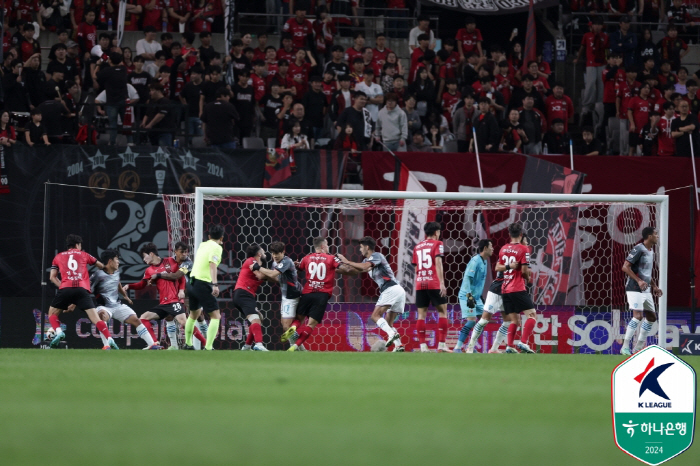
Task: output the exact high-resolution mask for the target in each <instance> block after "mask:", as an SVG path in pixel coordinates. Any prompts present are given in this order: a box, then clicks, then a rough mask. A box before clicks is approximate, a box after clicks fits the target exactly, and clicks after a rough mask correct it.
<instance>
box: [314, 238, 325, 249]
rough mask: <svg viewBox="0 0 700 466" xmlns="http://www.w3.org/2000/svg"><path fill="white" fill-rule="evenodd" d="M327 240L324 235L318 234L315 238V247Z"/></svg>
mask: <svg viewBox="0 0 700 466" xmlns="http://www.w3.org/2000/svg"><path fill="white" fill-rule="evenodd" d="M325 241H327V240H326V238H324V237H323V236H317V237H316V238H314V243H313V244H314V249H316V248H318V247H320V246H321V245H322V244H323V243H324V242H325Z"/></svg>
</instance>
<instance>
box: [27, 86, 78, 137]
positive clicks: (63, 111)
mask: <svg viewBox="0 0 700 466" xmlns="http://www.w3.org/2000/svg"><path fill="white" fill-rule="evenodd" d="M36 109H37V110H38V111H39V113H41V116H42V119H41V124H42V125H43V126H44V127H45V128H46V134H47V135H48V137H49V141H51V142H52V143H61V142H62V136H63V134H64V133H65V129H66V126H65V125H64V121H65V120H66V118H72V117H73V116H74V115H71V114H70V112H69V111H68V108H67V107H66V105H65V104H64V103H63V101H62V100H61V94H60V93H57V92H56V91H55V90H54V92H53V95H47V100H45V101H44V102H42V103H41V105H39V106H38V107H37V108H36Z"/></svg>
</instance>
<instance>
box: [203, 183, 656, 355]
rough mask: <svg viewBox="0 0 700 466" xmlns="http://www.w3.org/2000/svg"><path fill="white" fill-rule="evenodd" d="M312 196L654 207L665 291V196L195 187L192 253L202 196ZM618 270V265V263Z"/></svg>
mask: <svg viewBox="0 0 700 466" xmlns="http://www.w3.org/2000/svg"><path fill="white" fill-rule="evenodd" d="M205 196H226V197H236V196H240V197H263V198H264V197H276V198H277V197H313V198H331V199H332V198H335V199H391V200H404V199H416V200H431V201H501V202H503V201H506V202H507V201H514V202H518V201H531V202H557V201H558V202H573V203H582V204H585V203H596V202H599V203H600V202H604V203H610V202H619V203H625V202H628V203H652V204H656V205H657V208H658V212H659V215H658V217H657V225H658V226H657V228H658V232H659V236H660V240H659V252H658V270H659V283H658V286H659V288H661V290H666V291H667V287H666V285H667V276H668V208H669V198H668V195H661V194H654V195H633V194H536V193H502V194H501V193H468V192H463V193H461V192H460V193H457V192H449V193H448V192H442V193H438V192H414V191H363V190H329V189H264V188H211V187H197V188H196V189H195V193H194V221H195V229H194V230H195V231H194V252H195V253H196V251H197V248H198V247H199V245H200V244H201V243H202V240H203V233H204V230H203V225H204V197H205ZM620 267H622V264H620ZM658 315H659V319H658V320H659V332H658V335H659V337H658V339H659V344H660V345H663V347H664V348H665V347H666V346H667V343H666V336H667V335H666V319H667V293H666V292H664V294H663V296H661V297H660V298H659V309H658Z"/></svg>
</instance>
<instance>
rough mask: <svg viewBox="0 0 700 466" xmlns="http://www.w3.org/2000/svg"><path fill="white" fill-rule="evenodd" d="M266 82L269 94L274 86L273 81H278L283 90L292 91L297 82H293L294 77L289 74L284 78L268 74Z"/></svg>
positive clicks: (276, 74) (279, 75)
mask: <svg viewBox="0 0 700 466" xmlns="http://www.w3.org/2000/svg"><path fill="white" fill-rule="evenodd" d="M266 81H267V90H268V92H269V90H270V86H271V85H272V82H273V81H277V82H278V83H279V85H280V87H281V88H282V89H291V88H293V87H294V84H295V82H294V81H292V77H291V76H290V75H289V72H288V73H287V74H286V75H284V76H282V75H281V74H279V73H275V74H268V75H267V78H266ZM299 97H301V96H299Z"/></svg>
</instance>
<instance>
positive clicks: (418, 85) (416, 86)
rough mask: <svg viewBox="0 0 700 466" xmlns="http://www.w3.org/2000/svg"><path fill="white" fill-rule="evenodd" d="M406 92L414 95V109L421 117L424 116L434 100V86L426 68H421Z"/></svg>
mask: <svg viewBox="0 0 700 466" xmlns="http://www.w3.org/2000/svg"><path fill="white" fill-rule="evenodd" d="M408 92H409V93H410V94H412V95H414V96H415V97H416V101H417V102H418V103H417V105H416V109H417V110H418V114H419V115H420V116H421V117H424V116H426V115H427V114H428V113H429V112H430V111H431V109H432V106H433V103H434V102H435V86H434V85H433V82H432V81H431V80H430V79H428V70H427V69H425V68H421V69H420V72H419V73H418V79H416V80H415V81H414V82H413V84H411V85H410V86H409V87H408Z"/></svg>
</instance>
